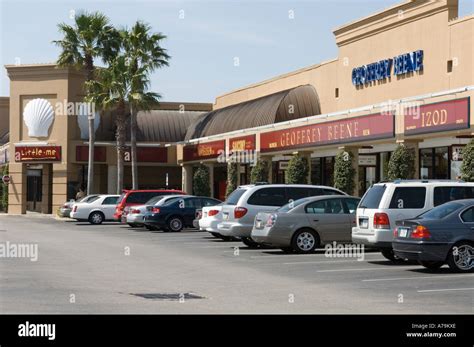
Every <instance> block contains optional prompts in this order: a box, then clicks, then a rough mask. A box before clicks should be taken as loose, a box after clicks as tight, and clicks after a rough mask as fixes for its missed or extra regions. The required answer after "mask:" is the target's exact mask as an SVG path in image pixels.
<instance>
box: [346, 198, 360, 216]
mask: <svg viewBox="0 0 474 347" xmlns="http://www.w3.org/2000/svg"><path fill="white" fill-rule="evenodd" d="M344 202H345V204H346V206H347V210H348V211H349V213H355V212H356V210H357V205H359V202H360V199H344Z"/></svg>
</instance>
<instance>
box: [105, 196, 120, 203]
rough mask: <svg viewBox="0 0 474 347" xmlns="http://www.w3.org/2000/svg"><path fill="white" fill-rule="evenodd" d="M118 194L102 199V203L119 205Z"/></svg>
mask: <svg viewBox="0 0 474 347" xmlns="http://www.w3.org/2000/svg"><path fill="white" fill-rule="evenodd" d="M118 199H119V197H118V196H108V197H106V198H105V199H104V201H102V205H117V200H118Z"/></svg>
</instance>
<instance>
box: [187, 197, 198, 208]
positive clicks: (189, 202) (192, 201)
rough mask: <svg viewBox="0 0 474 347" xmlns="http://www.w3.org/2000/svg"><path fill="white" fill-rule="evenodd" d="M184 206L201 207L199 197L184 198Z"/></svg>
mask: <svg viewBox="0 0 474 347" xmlns="http://www.w3.org/2000/svg"><path fill="white" fill-rule="evenodd" d="M184 207H186V208H201V207H202V204H201V199H197V198H190V199H186V200H184Z"/></svg>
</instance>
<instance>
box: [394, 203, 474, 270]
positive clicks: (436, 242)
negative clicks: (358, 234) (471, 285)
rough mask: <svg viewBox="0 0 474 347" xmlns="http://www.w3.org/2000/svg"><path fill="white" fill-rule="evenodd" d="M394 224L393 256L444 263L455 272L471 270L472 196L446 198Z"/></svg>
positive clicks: (473, 255) (431, 265) (473, 254)
mask: <svg viewBox="0 0 474 347" xmlns="http://www.w3.org/2000/svg"><path fill="white" fill-rule="evenodd" d="M396 225H397V226H396V228H395V230H394V240H393V243H392V246H393V250H394V252H395V255H396V256H398V257H400V258H403V259H409V260H417V261H418V262H419V263H420V264H421V265H423V266H424V267H426V268H429V269H437V268H439V267H441V266H442V265H443V264H445V263H447V264H448V265H449V267H450V268H451V270H453V271H455V272H473V271H474V199H466V200H457V201H451V202H447V203H445V204H443V205H440V206H437V207H435V208H433V209H431V210H429V211H427V212H425V213H423V214H421V215H419V216H418V217H416V218H413V219H406V220H401V221H398V222H397V223H396Z"/></svg>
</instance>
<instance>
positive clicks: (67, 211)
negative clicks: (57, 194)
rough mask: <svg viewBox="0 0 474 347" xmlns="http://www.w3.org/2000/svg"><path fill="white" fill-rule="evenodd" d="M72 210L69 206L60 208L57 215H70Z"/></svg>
mask: <svg viewBox="0 0 474 347" xmlns="http://www.w3.org/2000/svg"><path fill="white" fill-rule="evenodd" d="M71 212H72V210H71V209H70V208H60V209H59V216H60V217H70V216H71Z"/></svg>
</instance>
